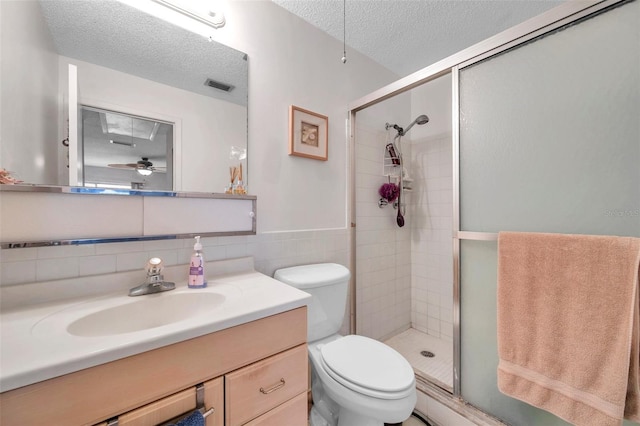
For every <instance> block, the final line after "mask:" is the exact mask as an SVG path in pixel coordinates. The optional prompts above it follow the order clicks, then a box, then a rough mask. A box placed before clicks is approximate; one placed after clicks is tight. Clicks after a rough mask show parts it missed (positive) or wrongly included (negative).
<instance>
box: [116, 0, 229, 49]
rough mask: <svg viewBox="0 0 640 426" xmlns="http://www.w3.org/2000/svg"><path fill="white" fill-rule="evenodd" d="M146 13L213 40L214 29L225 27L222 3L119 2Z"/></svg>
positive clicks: (200, 0) (189, 0)
mask: <svg viewBox="0 0 640 426" xmlns="http://www.w3.org/2000/svg"><path fill="white" fill-rule="evenodd" d="M118 1H120V2H121V3H124V4H127V5H129V6H131V7H134V8H136V9H139V10H141V11H143V12H145V13H148V14H150V15H153V16H155V17H157V18H160V19H163V20H165V21H167V22H169V23H171V24H174V25H177V26H179V27H182V28H184V29H185V30H187V31H191V32H194V33H196V34H200V35H202V36H204V37H206V38H207V39H209V40H211V39H212V35H211V34H212V32H211V30H212V28H214V29H218V28H221V27H223V26H224V25H225V23H226V20H225V17H224V12H223V10H222V9H223V8H222V6H221V2H220V1H215V2H212V1H211V0H118Z"/></svg>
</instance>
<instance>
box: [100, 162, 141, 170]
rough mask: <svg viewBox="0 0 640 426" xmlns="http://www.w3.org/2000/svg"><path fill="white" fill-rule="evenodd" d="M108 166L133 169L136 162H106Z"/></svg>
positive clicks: (135, 166)
mask: <svg viewBox="0 0 640 426" xmlns="http://www.w3.org/2000/svg"><path fill="white" fill-rule="evenodd" d="M107 166H108V167H114V168H116V169H135V168H137V167H138V165H137V164H136V163H126V164H117V163H116V164H107Z"/></svg>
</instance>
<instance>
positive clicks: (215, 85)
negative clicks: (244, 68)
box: [204, 78, 233, 92]
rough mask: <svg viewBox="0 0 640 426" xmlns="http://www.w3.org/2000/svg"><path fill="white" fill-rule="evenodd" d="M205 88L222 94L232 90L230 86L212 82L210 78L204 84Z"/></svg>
mask: <svg viewBox="0 0 640 426" xmlns="http://www.w3.org/2000/svg"><path fill="white" fill-rule="evenodd" d="M204 85H205V86H209V87H213V88H214V89H218V90H222V91H223V92H230V91H232V90H233V86H230V85H228V84H225V83H220V82H219V81H215V80H212V79H210V78H208V79H207V81H205V82H204Z"/></svg>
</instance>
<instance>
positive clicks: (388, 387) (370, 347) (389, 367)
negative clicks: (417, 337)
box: [320, 335, 415, 397]
mask: <svg viewBox="0 0 640 426" xmlns="http://www.w3.org/2000/svg"><path fill="white" fill-rule="evenodd" d="M320 352H321V354H322V360H323V361H324V365H325V366H326V367H327V373H329V374H330V375H331V376H332V377H333V378H334V379H336V380H337V381H339V382H341V383H342V384H343V385H345V386H348V387H351V388H354V390H358V391H364V392H362V393H365V394H371V395H372V396H373V395H375V396H378V397H381V395H380V394H385V393H398V392H400V393H403V394H404V392H403V391H406V390H408V389H411V388H413V387H414V386H415V377H414V374H413V369H412V368H411V365H409V362H408V361H407V360H406V359H405V358H404V357H403V356H402V355H400V354H399V353H398V352H396V351H395V350H394V349H392V348H390V347H389V346H387V345H385V344H383V343H380V342H378V341H377V340H373V339H370V338H368V337H364V336H355V335H350V336H345V337H343V338H341V339H338V340H335V341H333V342H331V343H328V344H326V345H324V346H322V348H321V349H320ZM368 390H370V391H373V392H368ZM382 397H384V396H382ZM389 397H391V396H390V395H389Z"/></svg>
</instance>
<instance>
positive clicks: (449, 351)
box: [384, 328, 453, 392]
mask: <svg viewBox="0 0 640 426" xmlns="http://www.w3.org/2000/svg"><path fill="white" fill-rule="evenodd" d="M384 343H386V344H387V345H389V346H391V347H392V348H393V349H395V350H396V351H398V352H400V353H401V354H402V356H404V357H405V358H406V359H407V360H408V361H409V363H410V364H411V367H413V371H414V372H415V373H416V375H418V376H419V377H422V378H424V379H426V380H428V381H430V382H432V383H434V384H436V385H438V386H440V387H441V388H443V389H446V390H448V391H449V392H452V391H453V343H452V342H447V341H445V340H442V339H438V338H437V337H433V336H430V335H428V334H426V333H423V332H421V331H418V330H416V329H413V328H410V329H408V330H406V331H403V332H402V333H400V334H397V335H395V336H393V337H391V338H390V339H388V340H386V341H385V342H384ZM427 352H430V353H431V354H433V355H434V356H429V355H430V354H429V353H427ZM423 353H425V354H424V355H423Z"/></svg>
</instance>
